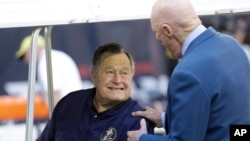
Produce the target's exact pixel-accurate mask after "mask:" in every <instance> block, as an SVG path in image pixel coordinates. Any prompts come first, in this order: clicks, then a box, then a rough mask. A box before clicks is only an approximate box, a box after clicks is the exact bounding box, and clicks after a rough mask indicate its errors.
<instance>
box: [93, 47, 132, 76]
mask: <svg viewBox="0 0 250 141" xmlns="http://www.w3.org/2000/svg"><path fill="white" fill-rule="evenodd" d="M104 53H111V54H119V53H124V54H126V56H127V57H128V59H129V61H130V66H131V68H132V70H131V71H132V74H134V70H135V61H134V58H133V57H132V55H131V54H129V53H128V52H126V51H125V50H124V48H123V47H122V45H120V44H118V43H107V44H104V45H101V46H99V47H98V48H97V49H96V50H95V52H94V55H93V58H92V68H91V71H92V73H93V74H96V73H97V72H98V68H99V65H100V62H101V57H102V55H103V54H104Z"/></svg>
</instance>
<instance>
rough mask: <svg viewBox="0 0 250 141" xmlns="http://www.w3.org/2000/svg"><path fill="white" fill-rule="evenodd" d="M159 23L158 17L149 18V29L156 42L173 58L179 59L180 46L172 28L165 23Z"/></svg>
mask: <svg viewBox="0 0 250 141" xmlns="http://www.w3.org/2000/svg"><path fill="white" fill-rule="evenodd" d="M160 22H161V21H160V19H159V17H157V16H155V17H151V28H152V31H153V32H154V33H155V38H156V40H158V41H159V42H160V43H161V44H162V45H163V46H164V47H165V48H166V49H168V50H169V51H170V53H171V54H172V56H173V57H174V58H181V56H182V55H181V50H182V49H181V48H182V46H181V44H180V43H179V42H178V39H177V38H176V36H175V34H174V32H175V30H174V28H172V27H171V26H170V25H169V24H167V23H160Z"/></svg>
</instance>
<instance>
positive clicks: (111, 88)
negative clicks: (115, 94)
mask: <svg viewBox="0 0 250 141" xmlns="http://www.w3.org/2000/svg"><path fill="white" fill-rule="evenodd" d="M108 88H109V89H110V90H121V91H123V90H124V88H113V87H108Z"/></svg>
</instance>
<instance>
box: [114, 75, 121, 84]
mask: <svg viewBox="0 0 250 141" xmlns="http://www.w3.org/2000/svg"><path fill="white" fill-rule="evenodd" d="M121 80H122V78H121V75H120V74H119V73H118V72H117V73H115V75H114V79H113V82H114V83H116V84H119V83H121Z"/></svg>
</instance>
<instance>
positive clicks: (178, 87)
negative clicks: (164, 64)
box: [139, 71, 210, 141]
mask: <svg viewBox="0 0 250 141" xmlns="http://www.w3.org/2000/svg"><path fill="white" fill-rule="evenodd" d="M209 112H210V98H209V96H208V92H207V91H206V88H205V87H204V85H203V84H202V82H201V81H200V80H199V79H198V77H197V76H196V75H194V74H190V73H188V72H185V71H179V72H176V73H175V74H174V75H173V76H172V78H171V81H170V83H169V90H168V107H167V114H166V116H167V119H168V121H167V122H168V131H169V133H168V134H167V135H166V136H156V135H149V134H144V135H142V136H141V137H140V139H139V141H156V140H157V141H163V140H164V141H181V140H182V141H183V140H184V141H201V140H204V138H205V133H206V129H207V124H208V118H209Z"/></svg>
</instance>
